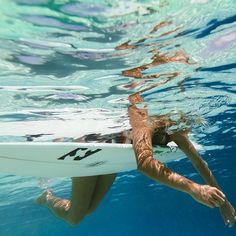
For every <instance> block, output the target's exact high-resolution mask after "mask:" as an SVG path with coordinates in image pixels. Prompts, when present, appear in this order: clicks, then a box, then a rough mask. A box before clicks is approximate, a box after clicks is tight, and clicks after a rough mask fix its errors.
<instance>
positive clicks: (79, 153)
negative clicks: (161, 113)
mask: <svg viewBox="0 0 236 236" xmlns="http://www.w3.org/2000/svg"><path fill="white" fill-rule="evenodd" d="M154 156H155V158H156V159H158V160H160V161H161V162H163V163H168V162H170V161H176V160H179V159H181V158H184V157H185V156H184V154H183V153H182V152H181V151H180V150H179V149H178V147H177V146H176V144H175V143H174V142H171V143H169V144H168V146H167V147H158V148H154ZM136 168H137V164H136V159H135V155H134V151H133V148H132V145H131V144H113V143H75V142H68V143H67V142H63V143H62V142H58V143H56V142H18V143H17V142H14V143H0V172H1V173H8V174H15V175H21V176H25V175H28V176H40V177H75V176H92V175H101V174H110V173H118V172H123V171H130V170H134V169H136Z"/></svg>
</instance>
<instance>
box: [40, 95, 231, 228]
mask: <svg viewBox="0 0 236 236" xmlns="http://www.w3.org/2000/svg"><path fill="white" fill-rule="evenodd" d="M129 101H130V102H131V105H130V106H129V108H128V115H129V119H130V125H131V127H132V130H130V131H128V132H127V131H126V132H123V133H122V134H120V135H119V136H118V138H119V140H120V142H122V143H132V144H133V149H134V152H135V156H136V160H137V167H138V170H139V171H140V172H141V173H143V174H144V175H146V176H148V177H149V178H151V179H153V180H155V181H158V182H161V183H163V184H165V185H167V186H169V187H171V188H174V189H176V190H178V191H182V192H185V193H187V194H189V195H190V196H191V197H192V198H193V199H195V200H196V201H198V202H200V203H201V204H204V205H206V206H208V207H210V208H214V207H218V208H219V210H220V213H221V215H222V218H223V220H224V222H225V224H226V225H228V226H230V227H231V226H233V224H234V222H235V220H236V213H235V210H234V208H233V206H232V205H231V204H230V202H229V201H228V200H227V198H226V196H225V195H224V193H223V192H222V191H221V190H220V187H219V185H218V183H217V181H216V179H215V178H214V176H213V174H212V172H211V171H210V169H209V168H208V166H207V164H206V162H205V161H203V160H202V158H201V156H200V155H199V154H198V152H197V151H196V149H195V148H194V146H193V144H192V143H191V141H190V140H189V138H188V133H189V131H190V130H189V129H185V130H178V131H175V132H172V133H171V134H168V133H167V132H166V130H167V128H170V127H172V126H174V125H176V122H175V121H172V120H171V118H170V116H169V115H165V116H149V115H148V111H147V109H146V108H144V109H139V108H138V107H137V106H136V104H137V103H141V102H143V98H142V97H141V96H140V94H139V93H136V94H134V95H132V96H130V97H129ZM181 119H185V118H184V116H181ZM116 137H117V136H116ZM93 138H94V137H93V135H90V137H82V138H79V139H77V140H76V141H77V142H84V141H91V140H92V139H93ZM100 138H101V137H100ZM112 140H115V139H114V137H113V138H111V140H110V141H112ZM116 140H118V139H117V138H116ZM100 141H103V139H102V138H101V139H100ZM170 141H174V142H175V143H176V144H177V145H178V146H179V148H180V149H181V150H182V151H183V152H184V153H185V154H186V155H187V157H188V158H189V160H190V161H191V163H192V164H193V166H194V168H195V169H196V170H197V171H198V172H199V174H200V175H201V177H202V178H203V179H204V180H205V182H206V185H201V184H198V183H195V182H193V181H191V180H190V179H187V178H186V177H184V176H182V175H179V174H177V173H175V172H173V171H172V170H170V169H169V168H167V167H166V166H165V165H164V164H162V163H161V162H159V161H158V160H155V159H154V158H153V150H152V149H153V146H154V145H166V144H167V143H168V142H170ZM115 177H116V174H109V175H100V176H90V177H74V178H72V193H71V199H70V200H68V199H61V198H58V197H56V196H54V195H53V194H52V192H51V191H46V192H44V193H43V194H42V195H41V196H40V197H39V198H38V199H37V202H38V203H39V204H41V205H43V206H45V207H47V208H49V209H50V210H51V211H52V212H53V213H54V214H55V215H56V216H57V217H59V218H61V219H62V220H64V221H65V222H67V223H69V224H70V225H76V224H79V223H80V222H81V220H83V219H84V217H85V216H87V215H89V214H91V213H92V212H93V211H94V210H95V209H96V208H97V207H98V205H99V203H100V202H101V200H102V199H103V197H104V195H105V194H106V192H107V191H108V190H109V188H110V187H111V185H112V183H113V182H114V180H115Z"/></svg>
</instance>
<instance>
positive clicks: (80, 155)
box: [57, 148, 102, 161]
mask: <svg viewBox="0 0 236 236" xmlns="http://www.w3.org/2000/svg"><path fill="white" fill-rule="evenodd" d="M101 150H102V149H100V148H98V149H95V150H90V149H88V148H76V149H74V150H72V151H70V152H68V153H66V154H65V155H63V156H61V157H59V158H58V159H57V160H65V159H67V158H70V159H71V158H73V160H74V161H80V160H82V159H84V158H86V157H88V156H91V155H93V154H95V153H97V152H100V151H101Z"/></svg>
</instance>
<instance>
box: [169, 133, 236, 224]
mask: <svg viewBox="0 0 236 236" xmlns="http://www.w3.org/2000/svg"><path fill="white" fill-rule="evenodd" d="M170 138H171V140H172V141H174V142H175V143H176V144H177V145H178V147H179V148H180V149H181V150H182V151H183V152H184V153H185V154H186V156H187V157H188V158H189V159H190V161H191V162H192V164H193V166H194V168H195V169H196V170H197V171H198V172H199V174H200V175H201V177H202V178H203V179H204V180H205V182H206V183H207V184H209V185H210V186H213V187H216V188H218V189H220V186H219V184H218V183H217V181H216V179H215V177H214V175H213V174H212V172H211V170H210V169H209V167H208V165H207V163H206V162H205V161H204V160H203V159H202V158H201V156H200V155H199V153H198V152H197V150H196V149H195V147H194V146H193V144H192V143H191V141H190V140H189V138H188V133H187V132H176V133H174V134H172V135H171V136H170ZM220 213H221V216H222V218H223V220H224V222H225V224H226V225H228V226H230V227H232V226H233V224H234V222H235V220H236V212H235V209H234V207H233V206H232V205H231V203H230V202H229V201H228V200H227V199H226V201H225V203H224V204H223V205H222V206H221V207H220Z"/></svg>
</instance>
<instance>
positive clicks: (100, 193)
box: [88, 174, 116, 214]
mask: <svg viewBox="0 0 236 236" xmlns="http://www.w3.org/2000/svg"><path fill="white" fill-rule="evenodd" d="M115 178H116V174H108V175H100V176H98V179H97V183H96V186H95V188H94V193H93V196H92V199H91V202H90V205H89V208H88V214H91V213H93V212H94V211H95V210H96V208H97V207H98V205H99V204H100V202H101V201H102V199H103V197H104V196H105V194H106V193H107V191H108V190H109V189H110V187H111V185H112V183H113V182H114V180H115Z"/></svg>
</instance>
